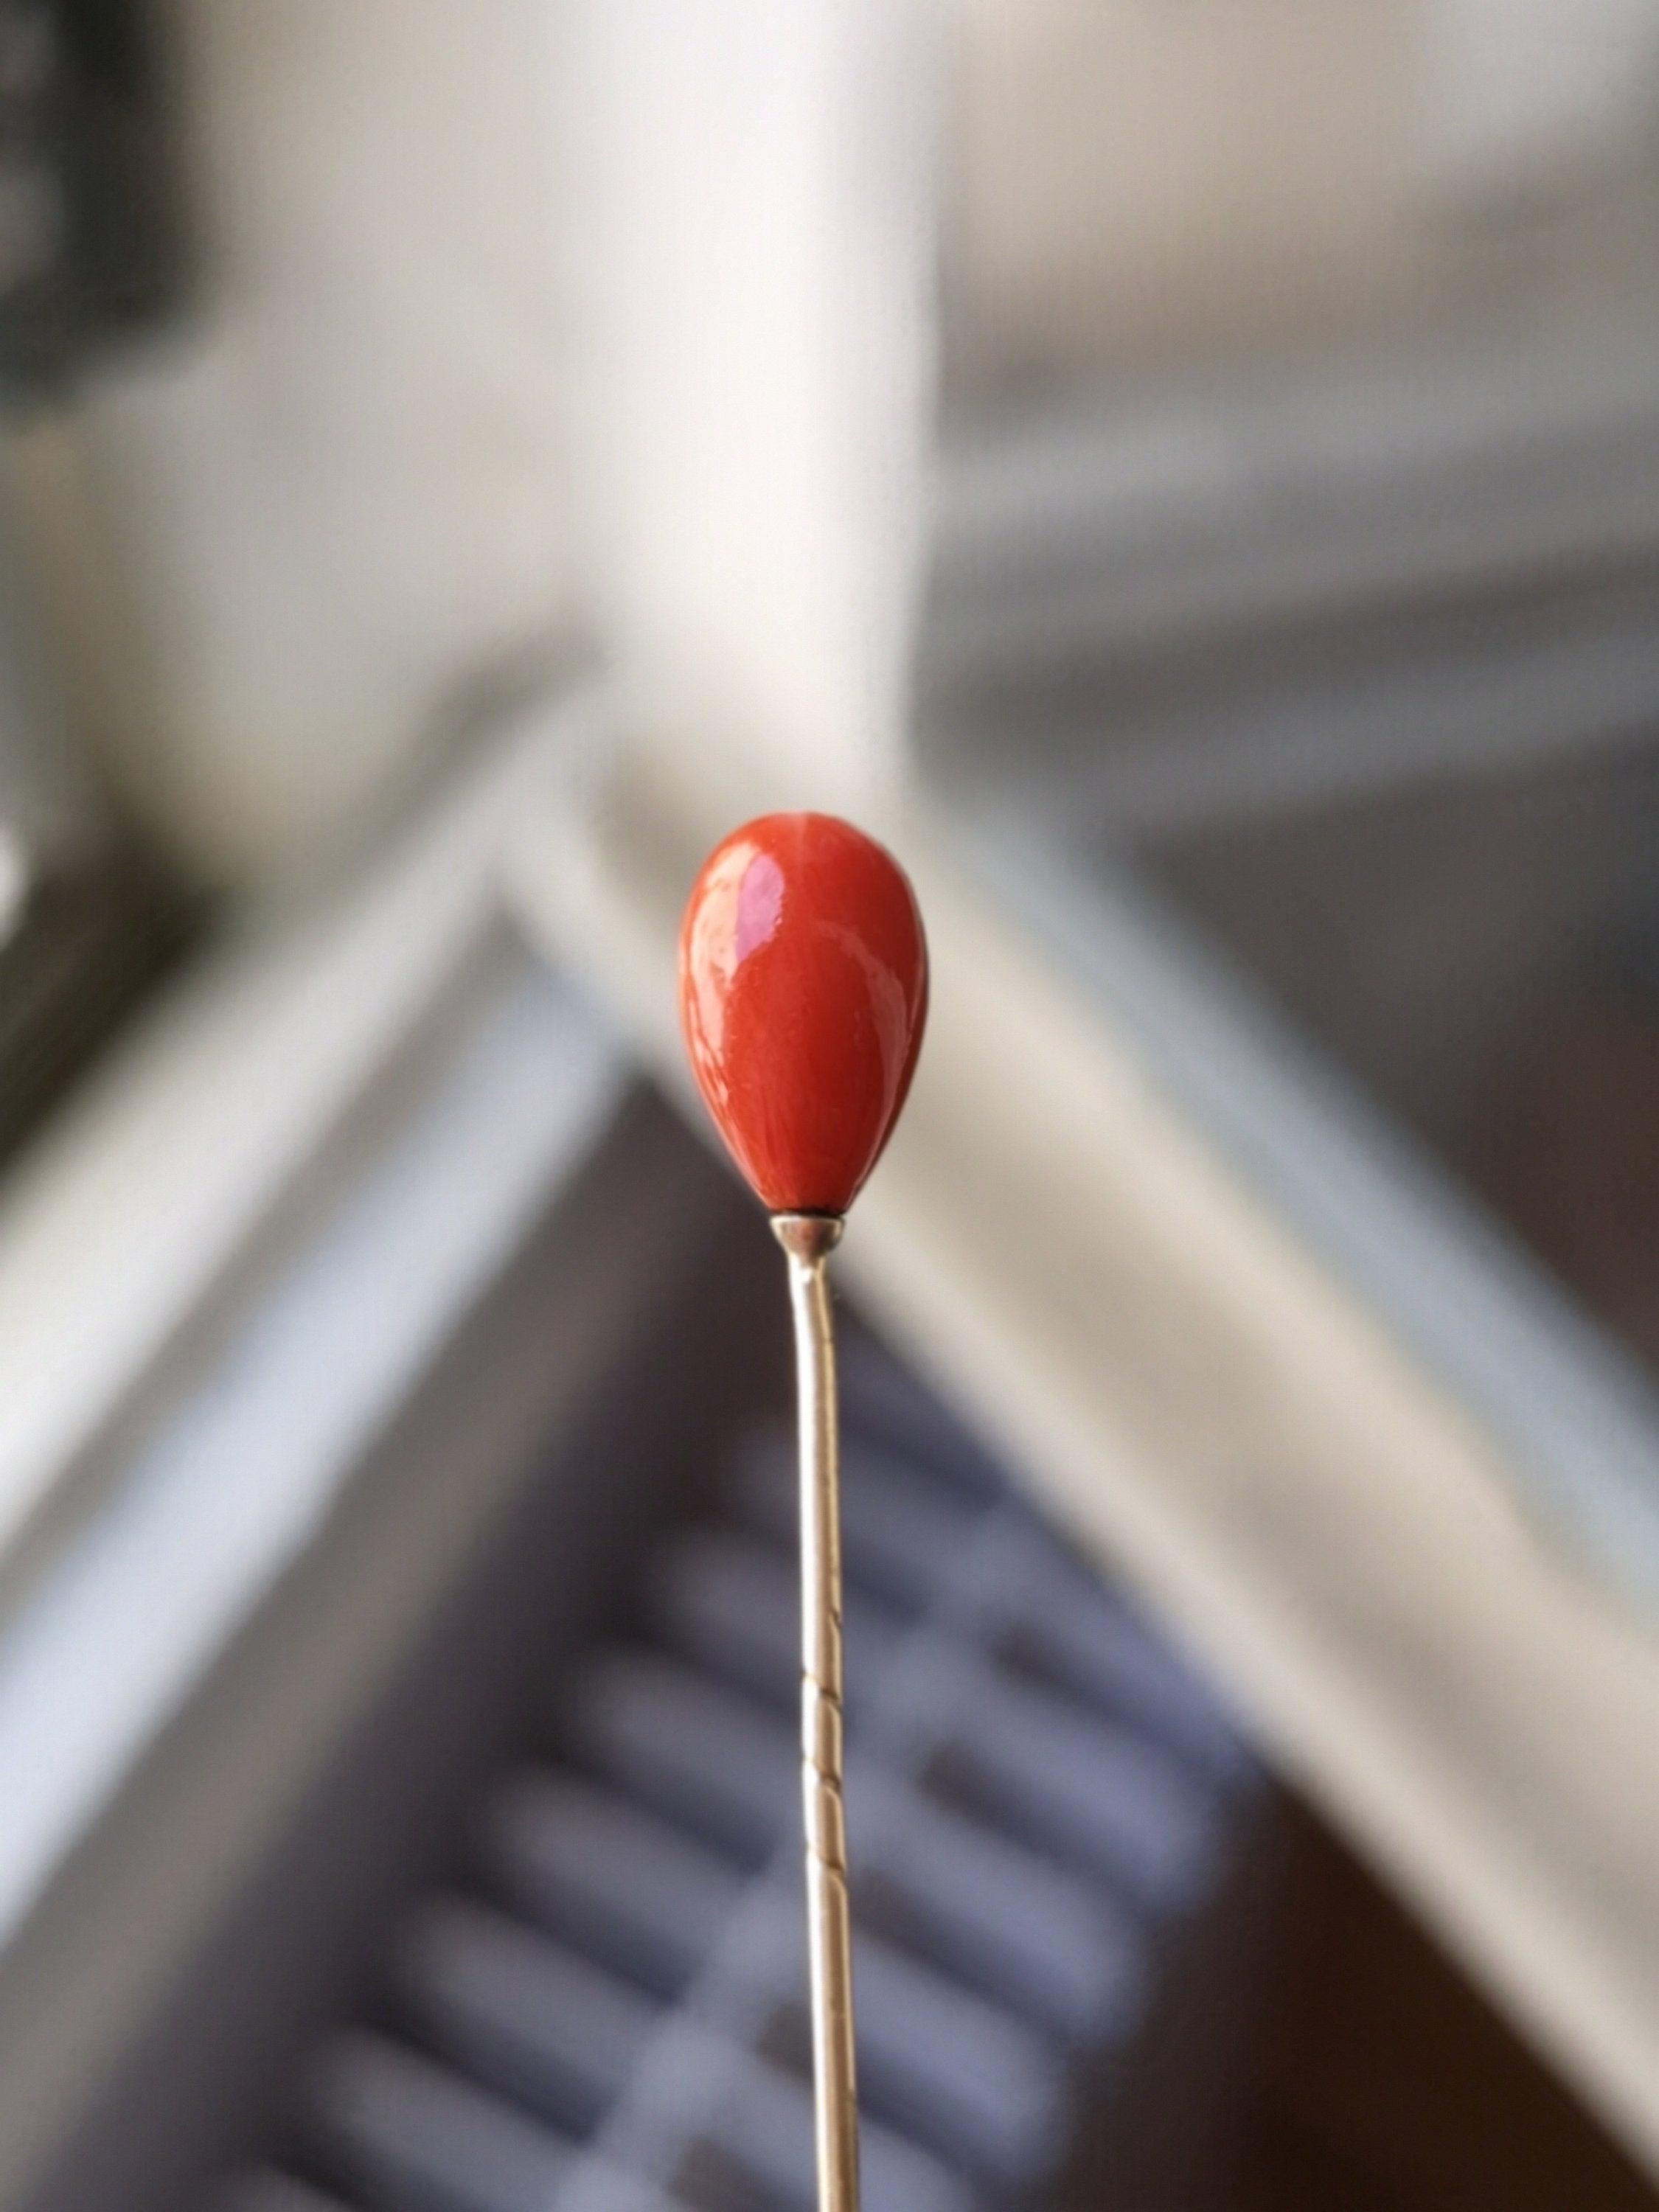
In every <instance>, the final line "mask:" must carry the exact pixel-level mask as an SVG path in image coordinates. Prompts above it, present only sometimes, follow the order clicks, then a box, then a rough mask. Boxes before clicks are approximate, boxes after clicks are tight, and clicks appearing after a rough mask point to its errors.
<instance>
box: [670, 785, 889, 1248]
mask: <svg viewBox="0 0 1659 2212" xmlns="http://www.w3.org/2000/svg"><path fill="white" fill-rule="evenodd" d="M926 1017H927V940H926V939H925V938H924V936H923V934H922V927H921V915H920V914H919V913H918V911H917V908H916V902H915V893H914V892H913V891H912V890H911V889H910V884H909V880H908V878H907V877H906V875H905V873H904V872H903V870H902V868H901V867H900V866H898V864H897V862H896V860H894V859H893V857H892V855H891V854H890V853H888V852H887V851H886V850H885V849H884V848H883V847H882V846H880V845H878V844H877V843H876V842H875V840H874V839H873V838H872V837H866V836H865V834H864V832H863V831H862V830H861V829H854V827H853V825H852V823H850V822H842V821H841V820H839V819H838V818H837V817H836V816H835V815H833V814H767V815H763V816H762V817H761V818H760V819H759V820H758V821H756V822H750V823H745V824H744V827H743V828H742V829H734V830H733V831H732V835H731V836H729V837H727V838H726V839H725V840H724V841H723V842H721V843H720V844H719V845H717V846H716V847H715V848H714V851H713V852H712V853H711V854H709V856H708V860H706V861H705V862H704V863H703V866H702V873H701V874H700V875H699V876H698V878H697V880H696V884H695V885H694V887H693V889H692V892H691V896H690V900H689V902H687V905H686V909H685V919H684V921H683V922H682V924H681V926H680V1020H681V1024H682V1026H683V1028H684V1033H685V1045H686V1050H687V1052H688V1053H689V1054H690V1060H691V1067H692V1072H693V1073H694V1074H695V1075H696V1079H697V1087H698V1089H699V1090H700V1091H702V1095H703V1097H704V1099H705V1101H706V1102H707V1103H708V1110H709V1112H710V1113H711V1114H712V1115H714V1121H715V1122H716V1124H717V1125H718V1127H719V1128H720V1134H721V1135H722V1136H723V1137H724V1138H725V1139H726V1146H727V1147H728V1149H729V1150H730V1152H731V1153H732V1158H733V1159H735V1160H736V1162H737V1164H738V1167H739V1168H741V1169H742V1170H743V1172H744V1175H745V1176H747V1178H748V1180H749V1182H750V1184H751V1185H752V1186H753V1188H754V1189H755V1190H756V1192H757V1194H758V1195H759V1196H760V1198H761V1199H762V1200H763V1201H764V1203H765V1204H766V1206H768V1207H769V1208H770V1210H771V1211H772V1212H774V1213H844V1212H846V1210H847V1208H848V1206H850V1205H851V1204H852V1202H853V1200H854V1198H855V1197H856V1195H857V1194H858V1193H859V1191H860V1189H861V1188H862V1187H863V1185H864V1182H865V1180H866V1177H867V1176H868V1175H869V1173H870V1170H871V1169H872V1168H873V1167H874V1165H875V1164H876V1162H877V1161H878V1159H879V1158H880V1157H881V1153H882V1148H883V1147H884V1145H885V1144H886V1142H887V1139H888V1138H889V1136H890V1134H891V1133H892V1127H893V1124H894V1122H895V1121H896V1120H897V1118H898V1114H899V1109H900V1108H901V1107H902V1105H903V1103H904V1099H905V1094H906V1092H907V1091H908V1089H909V1087H910V1077H911V1074H912V1073H913V1071H914V1070H915V1063H916V1053H917V1050H918V1048H919V1047H920V1046H921V1031H922V1024H923V1022H924V1020H925V1018H926Z"/></svg>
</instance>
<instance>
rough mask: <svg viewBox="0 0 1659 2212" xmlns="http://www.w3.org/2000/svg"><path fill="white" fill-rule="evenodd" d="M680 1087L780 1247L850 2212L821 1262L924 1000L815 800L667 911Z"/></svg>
mask: <svg viewBox="0 0 1659 2212" xmlns="http://www.w3.org/2000/svg"><path fill="white" fill-rule="evenodd" d="M679 984H680V1019H681V1024H682V1027H683V1029H684V1036H685V1045H686V1050H687V1052H688V1053H689V1054H690V1060H691V1067H692V1073H694V1074H695V1076H696V1080H697V1087H698V1089H699V1090H700V1091H702V1096H703V1099H704V1102H705V1103H706V1104H707V1105H708V1110H709V1112H710V1113H711V1114H712V1115H713V1116H714V1121H715V1124H716V1126H717V1127H718V1128H719V1130H720V1134H721V1136H722V1137H723V1138H724V1139H725V1140H726V1147H727V1149H728V1151H729V1152H731V1154H732V1158H733V1159H734V1160H735V1161H736V1163H737V1164H738V1168H739V1169H740V1170H742V1172H743V1174H744V1176H745V1178H746V1179H747V1181H748V1182H749V1183H750V1186H751V1188H753V1189H754V1191H755V1193H756V1194H757V1196H758V1197H759V1199H760V1200H761V1201H762V1203H763V1205H764V1206H765V1207H766V1208H767V1211H768V1212H769V1213H770V1215H771V1217H772V1232H773V1234H774V1236H775V1237H776V1238H777V1240H778V1242H779V1243H780V1244H781V1246H782V1247H783V1249H784V1251H785V1253H786V1254H787V1258H788V1267H789V1302H790V1308H791V1312H792V1315H793V1322H794V1338H795V1366H796V1378H797V1396H798V1407H799V1436H800V1571H801V1781H802V1796H803V1801H804V1810H805V1850H806V1924H807V1956H808V1962H809V1969H810V1987H811V2018H812V2079H813V2095H814V2116H815V2129H816V2145H817V2179H818V2212H858V2203H859V2142H858V2091H857V2083H856V2079H855V2074H854V2033H853V1956H852V1925H851V1917H850V1911H849V1905H848V1887H847V1830H846V1819H845V1815H844V1813H843V1810H842V1601H841V1497H840V1463H839V1446H838V1439H837V1418H836V1347H835V1335H834V1325H833V1320H832V1316H831V1312H830V1305H829V1277H828V1265H827V1263H828V1261H829V1255H830V1253H831V1252H832V1251H833V1250H834V1249H835V1248H836V1245H837V1244H838V1243H840V1242H841V1236H842V1227H843V1225H844V1222H845V1218H846V1214H847V1210H848V1206H851V1204H852V1202H853V1200H854V1198H856V1197H857V1195H858V1194H859V1192H860V1190H861V1189H862V1188H863V1187H864V1184H865V1182H866V1180H867V1178H868V1176H869V1174H870V1171H871V1170H872V1168H873V1167H874V1166H875V1164H876V1162H877V1161H878V1159H879V1158H880V1157H881V1153H882V1151H883V1148H884V1146H885V1145H886V1142H887V1139H888V1138H889V1137H890V1135H891V1133H892V1129H893V1124H894V1123H895V1121H896V1120H897V1119H898V1115H899V1112H900V1109H902V1106H903V1104H904V1100H905V1095H906V1093H907V1092H908V1090H909V1087H910V1078H911V1075H912V1073H913V1072H914V1070H915V1063H916V1054H917V1052H918V1050H919V1049H920V1048H921V1032H922V1027H923V1024H924V1023H925V1021H926V1019H927V941H926V939H925V938H924V936H923V933H922V927H921V915H920V913H919V912H918V911H917V908H916V902H915V894H914V893H913V892H912V890H911V889H910V885H909V882H908V878H907V877H906V876H905V874H904V872H903V871H902V869H901V868H900V867H899V866H898V865H897V863H896V861H895V860H893V859H892V857H891V855H890V854H888V853H887V852H886V851H885V850H884V848H882V847H881V846H880V845H878V844H877V843H876V842H875V841H874V840H873V839H872V838H870V837H866V836H865V835H864V833H863V831H862V830H860V829H854V827H853V825H852V824H851V823H848V822H842V821H840V820H838V819H837V818H836V817H835V816H834V815H830V814H768V815H764V816H763V817H761V818H760V819H759V820H758V821H756V822H750V823H747V824H746V825H745V826H744V828H743V829H736V830H734V831H733V832H732V835H731V836H729V837H727V838H726V839H725V840H724V841H723V842H721V843H720V844H719V845H717V846H716V847H715V848H714V851H713V852H712V853H711V854H709V856H708V860H706V861H705V862H704V863H703V866H702V872H701V874H700V875H699V876H698V878H697V880H696V884H695V886H694V887H693V889H692V892H691V896H690V900H689V901H688V902H687V905H686V909H685V918H684V921H683V922H682V924H681V927H680V957H679Z"/></svg>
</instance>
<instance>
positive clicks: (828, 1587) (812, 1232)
mask: <svg viewBox="0 0 1659 2212" xmlns="http://www.w3.org/2000/svg"><path fill="white" fill-rule="evenodd" d="M772 1230H773V1234H774V1235H775V1237H776V1238H777V1240H778V1242H779V1243H780V1244H781V1245H782V1247H783V1249H784V1250H785V1252H786V1253H787V1255H788V1259H789V1304H790V1310H791V1312H792V1314H793V1318H794V1324H795V1367H796V1389H797V1403H798V1407H799V1429H800V1577H801V1792H802V1800H803V1806H804V1810H805V1823H806V1932H807V1954H808V1960H809V1965H810V1969H811V2011H812V2083H813V2093H814V2120H815V2127H816V2141H817V2172H818V2212H858V2203H859V2116H858V2087H857V2081H856V2079H855V2075H854V2055H853V1930H852V1917H851V1911H850V1907H849V1904H848V1891H847V1820H846V1814H845V1813H844V1812H843V1810H842V1655H841V1455H840V1445H839V1439H838V1435H837V1420H836V1341H835V1333H834V1328H833V1323H832V1321H831V1317H830V1310H829V1267H828V1261H829V1255H830V1253H831V1252H832V1251H833V1250H834V1249H835V1248H836V1245H837V1244H838V1243H840V1241H841V1232H842V1224H841V1222H840V1221H839V1220H838V1219H837V1218H836V1217H835V1216H833V1215H829V1214H817V1213H780V1214H775V1215H774V1216H773V1219H772Z"/></svg>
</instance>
